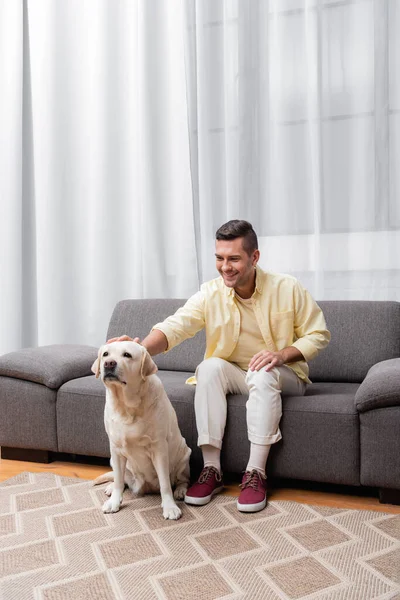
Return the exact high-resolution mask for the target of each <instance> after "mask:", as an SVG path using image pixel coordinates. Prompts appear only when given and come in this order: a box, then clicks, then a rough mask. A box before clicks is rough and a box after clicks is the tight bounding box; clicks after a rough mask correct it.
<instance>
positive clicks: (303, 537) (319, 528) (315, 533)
mask: <svg viewBox="0 0 400 600" xmlns="http://www.w3.org/2000/svg"><path fill="white" fill-rule="evenodd" d="M287 533H288V534H289V535H290V536H291V537H292V538H294V539H295V540H297V541H298V542H299V543H300V544H301V545H302V546H303V547H304V548H306V549H307V550H310V551H311V552H315V551H316V550H321V549H322V548H329V547H330V546H336V545H337V544H342V543H343V542H347V541H348V540H350V539H351V538H350V537H349V536H348V535H345V534H344V533H343V531H341V530H340V529H338V528H337V527H335V526H334V525H332V524H331V523H328V522H327V521H317V522H315V523H309V524H307V525H300V527H293V528H291V529H288V530H287Z"/></svg>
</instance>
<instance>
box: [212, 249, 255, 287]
mask: <svg viewBox="0 0 400 600" xmlns="http://www.w3.org/2000/svg"><path fill="white" fill-rule="evenodd" d="M259 255H260V253H259V251H258V250H254V252H252V254H251V255H250V256H249V255H248V254H247V252H246V250H245V249H244V248H243V238H236V239H234V240H216V242H215V258H216V266H217V270H218V272H219V274H220V275H221V276H222V278H223V280H224V283H225V285H226V286H228V287H230V288H235V289H242V288H246V287H249V286H251V285H252V284H253V283H254V267H255V265H256V264H257V261H258V258H259Z"/></svg>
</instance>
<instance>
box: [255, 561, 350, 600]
mask: <svg viewBox="0 0 400 600" xmlns="http://www.w3.org/2000/svg"><path fill="white" fill-rule="evenodd" d="M265 572H266V573H267V574H268V575H269V576H270V577H271V579H273V580H274V582H275V583H276V584H277V585H278V587H279V588H280V589H281V590H282V591H283V592H284V593H285V594H287V595H288V596H289V598H301V597H302V596H307V595H308V594H313V593H315V592H320V593H321V592H322V591H324V590H326V589H327V588H329V587H331V586H333V585H338V584H339V583H341V580H340V579H339V578H338V577H336V576H335V575H333V573H331V572H330V571H328V569H326V568H325V567H324V566H323V565H321V563H319V562H318V561H317V560H315V558H313V557H312V556H305V557H303V558H299V559H297V560H292V561H290V562H287V563H285V564H283V565H277V566H272V567H267V568H266V569H265Z"/></svg>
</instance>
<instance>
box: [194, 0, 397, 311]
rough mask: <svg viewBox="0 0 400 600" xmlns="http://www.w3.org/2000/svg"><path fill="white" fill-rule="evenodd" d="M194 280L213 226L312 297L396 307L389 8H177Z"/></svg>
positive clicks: (342, 4)
mask: <svg viewBox="0 0 400 600" xmlns="http://www.w3.org/2000/svg"><path fill="white" fill-rule="evenodd" d="M186 22H187V44H186V52H187V62H186V75H187V79H188V87H189V98H190V101H189V109H190V112H189V122H190V140H191V159H192V172H193V176H194V177H193V182H194V185H193V190H194V198H195V206H196V214H197V215H198V221H197V228H198V234H199V239H200V242H201V243H200V245H199V249H198V250H199V266H200V272H201V277H202V278H204V279H207V278H209V277H211V276H212V274H213V272H214V267H213V259H212V255H211V253H210V252H209V248H210V246H211V244H212V236H213V232H214V231H215V229H216V228H217V227H218V225H219V224H221V223H222V222H224V221H226V220H227V219H230V218H238V217H242V218H247V219H248V220H249V221H251V222H252V223H253V224H254V227H255V228H256V230H257V232H258V234H259V237H260V247H261V262H260V264H261V265H262V266H264V267H265V268H267V269H271V270H278V271H283V272H289V273H292V274H294V275H296V276H298V277H299V279H300V280H301V281H303V283H304V284H305V285H306V286H307V287H308V288H309V289H310V290H311V291H312V292H313V293H314V295H315V296H316V297H317V298H318V299H338V298H342V299H352V298H357V299H393V300H400V175H399V173H400V169H399V168H398V165H399V164H400V77H399V73H400V41H399V40H400V35H399V33H400V2H398V0H375V1H373V0H270V1H268V0H251V1H246V2H242V1H241V0H220V1H217V2H216V1H215V0H189V1H188V2H187V3H186Z"/></svg>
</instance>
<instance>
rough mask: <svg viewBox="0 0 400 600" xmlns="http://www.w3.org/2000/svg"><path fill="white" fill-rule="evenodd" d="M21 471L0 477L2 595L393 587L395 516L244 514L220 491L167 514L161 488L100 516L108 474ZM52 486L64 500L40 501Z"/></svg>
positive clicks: (386, 592)
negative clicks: (95, 478)
mask: <svg viewBox="0 0 400 600" xmlns="http://www.w3.org/2000/svg"><path fill="white" fill-rule="evenodd" d="M19 481H20V483H19V484H17V485H9V482H7V483H8V485H2V484H1V483H0V513H1V514H0V597H1V600H32V598H37V599H38V600H39V598H40V599H41V600H78V599H84V600H88V599H89V600H95V599H96V600H99V599H101V600H111V599H115V600H132V599H135V600H136V598H137V599H138V600H161V599H163V600H166V599H167V600H171V599H173V600H179V598H181V599H182V600H183V599H184V600H217V599H218V600H219V599H228V598H229V599H230V598H232V600H233V598H235V599H238V600H239V598H240V600H282V599H283V598H285V599H286V600H287V599H290V598H293V600H300V599H301V600H303V598H304V600H305V599H307V600H310V599H311V598H312V599H313V600H317V599H318V600H378V599H379V600H383V599H385V600H389V599H390V600H394V599H395V598H396V596H399V595H400V582H399V580H398V573H399V569H398V565H399V560H400V558H399V552H400V542H399V537H398V535H399V534H398V526H399V518H398V516H397V515H389V514H385V513H378V512H374V511H366V510H363V511H358V510H350V509H343V510H342V509H331V508H328V507H327V508H326V510H324V507H311V506H307V505H304V504H300V503H296V502H284V501H280V502H275V501H271V502H269V504H268V506H267V508H266V509H265V510H263V511H260V512H258V513H254V514H248V515H247V514H244V513H239V512H238V511H237V509H236V498H230V497H229V496H225V495H222V494H221V495H218V496H216V497H215V498H213V500H212V502H210V503H209V504H207V505H205V506H200V507H192V506H186V505H185V504H184V503H182V502H180V503H179V506H180V507H181V508H182V511H183V517H182V519H180V520H178V521H166V520H165V519H164V518H163V516H162V509H161V506H160V504H161V499H160V496H159V495H156V494H154V495H149V496H144V497H134V496H132V494H130V493H128V492H126V493H125V494H124V499H123V504H122V507H121V510H120V511H119V512H117V513H114V514H109V515H104V514H103V512H102V510H101V506H102V504H103V502H104V499H105V494H104V489H105V487H106V484H105V485H103V487H101V486H99V487H93V485H92V482H90V481H89V482H85V481H83V480H79V481H76V479H71V482H70V484H69V481H68V478H62V479H61V478H60V477H59V476H57V475H54V474H52V473H43V474H41V473H40V474H36V473H35V474H33V473H31V474H30V475H29V476H28V477H23V478H19ZM57 489H61V491H62V493H63V497H64V499H65V502H63V503H59V504H57V503H55V504H47V505H46V495H47V497H48V496H49V495H51V494H53V492H54V491H56V490H57ZM56 493H57V491H56ZM40 494H43V495H42V496H40ZM17 497H18V501H17ZM29 497H31V500H32V499H33V503H30V502H29V501H27V500H25V499H26V498H29ZM40 497H42V498H44V502H43V505H42V504H40V502H38V501H37V499H38V498H40ZM60 498H61V496H56V497H53V498H52V499H53V500H56V502H57V500H58V499H60ZM21 499H23V500H21ZM21 502H22V503H21ZM24 502H25V504H24ZM17 506H18V507H19V508H25V510H19V511H16V507H17ZM29 506H30V507H31V508H29V509H28V508H27V507H29ZM33 506H35V508H33ZM14 511H15V512H14ZM398 600H400V598H399V599H398Z"/></svg>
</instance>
